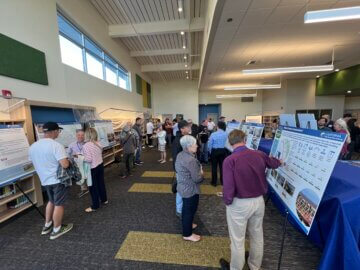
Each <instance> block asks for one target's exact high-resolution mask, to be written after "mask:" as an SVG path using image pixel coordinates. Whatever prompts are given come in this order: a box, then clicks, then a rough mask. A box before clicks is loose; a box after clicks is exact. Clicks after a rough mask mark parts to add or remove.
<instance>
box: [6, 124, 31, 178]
mask: <svg viewBox="0 0 360 270" xmlns="http://www.w3.org/2000/svg"><path fill="white" fill-rule="evenodd" d="M33 171H34V168H33V166H32V164H31V162H30V161H29V142H28V140H27V138H26V135H25V132H24V129H23V127H22V126H21V125H0V185H1V183H2V182H4V181H6V180H8V179H9V178H14V177H17V176H18V177H21V175H24V174H26V173H30V172H33Z"/></svg>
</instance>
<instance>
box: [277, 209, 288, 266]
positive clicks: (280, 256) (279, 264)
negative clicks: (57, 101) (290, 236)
mask: <svg viewBox="0 0 360 270" xmlns="http://www.w3.org/2000/svg"><path fill="white" fill-rule="evenodd" d="M288 216H289V211H288V210H286V215H285V219H284V224H283V236H282V241H281V248H280V255H279V261H278V268H277V269H278V270H280V267H281V259H282V255H283V251H284V243H285V236H286V225H287V222H288Z"/></svg>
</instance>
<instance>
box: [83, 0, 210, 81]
mask: <svg viewBox="0 0 360 270" xmlns="http://www.w3.org/2000/svg"><path fill="white" fill-rule="evenodd" d="M89 1H91V3H92V4H93V6H94V7H95V8H96V9H97V10H98V12H99V13H100V14H101V16H102V17H103V18H104V20H105V21H106V22H107V23H108V25H109V35H110V36H111V37H112V38H114V39H115V40H116V41H117V42H119V43H122V44H123V45H125V46H126V48H127V49H128V50H129V52H130V55H131V56H132V57H134V59H135V60H136V61H137V62H138V63H139V64H140V65H141V70H142V72H146V74H147V75H149V76H150V78H151V79H152V80H162V81H169V80H175V79H186V77H187V76H188V77H189V79H192V80H196V79H198V78H199V69H200V54H201V50H202V41H203V30H204V25H205V18H204V12H205V5H206V0H180V2H181V3H180V5H182V6H183V11H182V12H179V11H178V8H179V0H89ZM181 31H184V35H181V34H180V32H181ZM184 45H185V48H183V46H184ZM185 57H186V59H184V58H185ZM185 65H187V67H186V66H185ZM186 71H187V72H188V73H186Z"/></svg>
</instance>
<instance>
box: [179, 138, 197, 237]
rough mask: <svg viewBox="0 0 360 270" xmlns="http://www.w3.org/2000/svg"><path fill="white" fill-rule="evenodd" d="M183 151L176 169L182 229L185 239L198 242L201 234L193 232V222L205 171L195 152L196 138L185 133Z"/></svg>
mask: <svg viewBox="0 0 360 270" xmlns="http://www.w3.org/2000/svg"><path fill="white" fill-rule="evenodd" d="M180 144H181V147H182V149H183V150H182V151H181V152H180V153H179V154H178V155H177V159H176V162H175V170H176V172H177V191H178V193H179V194H180V196H181V198H182V200H183V206H182V218H181V222H182V230H183V234H182V235H183V239H184V240H188V241H192V242H197V241H200V239H201V238H200V236H199V235H197V234H194V233H193V230H194V229H195V228H196V227H197V225H196V224H194V223H193V221H194V216H195V213H196V210H197V207H198V204H199V194H200V183H201V182H202V181H203V175H204V172H203V170H202V167H201V165H200V163H199V161H198V160H197V159H196V157H195V154H196V151H197V143H196V139H195V138H194V137H193V136H190V135H185V136H183V137H182V138H181V139H180Z"/></svg>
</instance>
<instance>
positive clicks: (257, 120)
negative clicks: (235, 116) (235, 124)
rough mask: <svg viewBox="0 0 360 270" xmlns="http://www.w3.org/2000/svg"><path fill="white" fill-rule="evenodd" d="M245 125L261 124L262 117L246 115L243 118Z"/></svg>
mask: <svg viewBox="0 0 360 270" xmlns="http://www.w3.org/2000/svg"><path fill="white" fill-rule="evenodd" d="M245 122H246V123H258V124H261V123H262V115H246V116H245Z"/></svg>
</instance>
